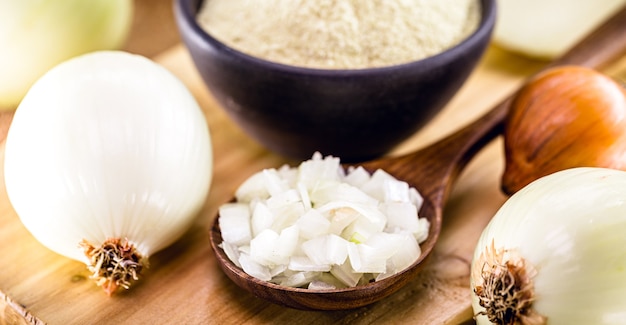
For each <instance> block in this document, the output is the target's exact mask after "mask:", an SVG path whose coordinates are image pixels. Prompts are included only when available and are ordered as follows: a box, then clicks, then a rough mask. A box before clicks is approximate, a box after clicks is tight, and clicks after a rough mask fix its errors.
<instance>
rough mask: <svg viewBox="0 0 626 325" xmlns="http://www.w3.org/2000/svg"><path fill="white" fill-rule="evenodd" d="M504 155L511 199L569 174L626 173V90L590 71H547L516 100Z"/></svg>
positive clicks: (508, 122)
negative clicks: (575, 170)
mask: <svg viewBox="0 0 626 325" xmlns="http://www.w3.org/2000/svg"><path fill="white" fill-rule="evenodd" d="M504 149H505V156H506V164H505V170H504V173H503V175H502V190H503V192H504V193H506V194H508V195H510V194H513V193H515V192H516V191H518V190H519V189H521V188H522V187H524V186H525V185H527V184H528V183H530V182H531V181H533V180H535V179H537V178H539V177H542V176H545V175H548V174H551V173H554V172H556V171H559V170H562V169H566V168H572V167H585V166H587V167H607V168H614V169H626V89H625V88H624V87H622V86H621V85H620V84H618V83H617V82H616V81H615V80H613V79H611V78H610V77H609V76H607V75H605V74H603V73H601V72H599V71H596V70H593V69H590V68H586V67H581V66H560V67H555V68H551V69H548V70H546V71H544V72H542V73H540V74H538V75H537V76H535V77H533V78H532V79H531V80H529V81H528V83H527V84H526V85H524V86H523V87H522V88H521V89H520V90H519V91H518V92H517V94H516V95H515V97H514V98H513V101H512V103H511V108H510V111H509V115H508V117H507V120H506V125H505V131H504Z"/></svg>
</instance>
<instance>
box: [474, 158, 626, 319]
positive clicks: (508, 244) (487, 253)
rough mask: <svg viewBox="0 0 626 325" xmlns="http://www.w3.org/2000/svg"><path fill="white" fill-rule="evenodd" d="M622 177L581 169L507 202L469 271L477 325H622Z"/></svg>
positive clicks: (625, 286) (625, 210)
mask: <svg viewBox="0 0 626 325" xmlns="http://www.w3.org/2000/svg"><path fill="white" fill-rule="evenodd" d="M625 234H626V172H624V171H621V170H615V169H608V168H601V167H578V168H571V169H566V170H563V171H559V172H556V173H553V174H550V175H548V176H544V177H542V178H540V179H538V180H536V181H534V182H532V183H530V184H529V185H527V186H526V187H524V188H523V189H521V190H520V191H519V192H517V193H515V194H514V195H513V196H511V197H510V198H509V199H508V200H507V201H506V202H505V204H504V205H503V206H502V207H501V208H500V210H499V211H498V212H497V213H496V215H495V216H494V217H493V219H492V220H491V221H490V223H489V224H488V226H487V227H486V228H485V229H484V231H483V233H482V235H481V237H480V238H479V241H478V243H477V245H476V250H475V252H474V258H473V261H472V269H471V290H472V291H471V294H472V306H473V309H474V313H475V318H476V321H477V324H520V325H530V324H532V325H537V324H551V325H559V324H564V325H565V324H567V325H575V324H594V325H609V324H611V325H617V324H624V320H625V319H626V235H625Z"/></svg>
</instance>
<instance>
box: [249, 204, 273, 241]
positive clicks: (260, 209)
mask: <svg viewBox="0 0 626 325" xmlns="http://www.w3.org/2000/svg"><path fill="white" fill-rule="evenodd" d="M250 224H251V227H252V235H253V236H257V235H258V234H259V233H261V232H262V231H263V230H265V229H270V228H271V227H272V225H273V224H274V214H273V213H272V211H270V209H269V208H268V207H267V205H266V204H265V203H264V202H258V203H256V204H255V205H254V210H253V211H252V219H251V221H250Z"/></svg>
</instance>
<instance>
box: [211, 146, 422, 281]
mask: <svg viewBox="0 0 626 325" xmlns="http://www.w3.org/2000/svg"><path fill="white" fill-rule="evenodd" d="M235 197H236V199H237V202H235V203H227V204H224V205H223V206H222V207H220V212H219V220H218V222H219V225H220V228H221V231H222V238H223V240H224V242H223V243H222V244H221V247H222V249H223V250H224V252H225V253H226V255H227V256H228V258H229V259H230V260H232V261H233V263H235V265H237V266H240V267H241V268H242V269H243V270H244V271H245V272H246V273H248V274H250V275H251V276H254V277H256V278H258V279H261V280H264V281H271V282H273V283H277V284H280V285H284V286H290V287H302V288H310V289H317V290H323V289H336V288H343V287H354V286H357V285H359V284H363V283H367V282H369V281H375V280H380V279H384V278H386V277H389V276H391V275H393V274H396V273H397V272H400V271H402V270H404V269H405V268H407V267H409V266H410V265H411V264H413V263H414V262H415V261H416V260H417V258H418V257H419V256H420V254H421V250H420V247H419V244H420V243H421V242H423V241H424V240H426V238H427V237H428V229H429V226H430V225H429V223H428V220H426V219H425V218H419V217H418V211H419V209H420V207H421V204H422V201H423V199H422V197H421V196H420V194H419V193H418V192H417V190H415V188H412V187H409V185H408V184H407V183H406V182H403V181H399V180H397V179H395V178H394V177H393V176H391V175H390V174H388V173H386V172H384V171H383V170H377V171H375V172H374V173H373V174H371V175H370V174H369V173H368V172H367V171H366V170H365V169H364V168H362V167H356V168H349V169H348V170H347V171H345V170H344V169H343V168H342V166H341V164H340V160H339V159H338V158H336V157H332V156H328V157H325V158H323V157H322V155H321V154H320V153H315V154H314V155H313V158H312V159H310V160H307V161H305V162H302V163H301V164H300V166H298V167H295V168H294V167H289V166H286V165H285V166H283V167H281V168H278V169H265V170H262V171H260V172H258V173H256V174H254V175H252V176H251V177H250V178H248V179H247V180H246V181H244V182H243V183H242V184H241V186H240V187H239V188H238V189H237V190H236V192H235Z"/></svg>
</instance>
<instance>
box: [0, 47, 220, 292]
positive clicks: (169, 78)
mask: <svg viewBox="0 0 626 325" xmlns="http://www.w3.org/2000/svg"><path fill="white" fill-rule="evenodd" d="M4 168H5V169H4V171H5V182H6V189H7V193H8V196H9V199H10V202H11V204H12V205H13V207H14V208H15V211H16V212H17V214H18V215H19V217H20V219H21V221H22V222H23V224H24V226H26V228H27V229H28V230H29V231H30V232H31V233H32V235H33V236H34V237H35V238H37V240H39V241H40V242H41V243H42V244H43V245H45V246H46V247H48V248H50V249H51V250H53V251H55V252H57V253H59V254H61V255H64V256H67V257H69V258H72V259H75V260H79V261H82V262H85V263H87V264H88V265H89V266H90V267H91V268H92V271H93V272H94V273H95V274H94V276H95V277H96V278H98V279H100V278H102V277H104V279H105V280H101V279H100V280H99V284H102V285H104V287H105V289H107V291H108V292H109V293H111V292H112V291H114V290H115V288H116V287H117V286H118V285H122V286H128V281H125V280H124V281H120V282H118V283H116V282H115V281H109V280H110V279H107V275H102V274H101V272H100V271H102V270H98V267H96V266H97V265H94V264H97V263H94V260H93V256H86V255H85V252H84V251H83V249H81V247H79V244H81V243H82V246H83V247H84V248H85V249H86V250H89V249H92V253H93V252H94V249H97V248H98V247H100V246H101V245H102V244H103V243H105V242H107V241H108V242H109V244H113V245H114V246H115V245H118V244H120V243H122V244H124V243H126V245H127V246H129V247H130V248H131V249H132V250H133V253H136V254H137V257H135V258H134V259H137V260H139V261H135V262H138V263H139V264H140V265H139V267H141V264H142V263H145V262H147V258H148V256H150V255H151V254H154V253H155V252H157V251H159V250H161V249H163V248H164V247H166V246H168V245H169V244H171V243H172V242H173V241H175V240H176V239H177V238H179V237H180V236H181V235H182V234H183V233H184V232H185V231H186V230H187V229H188V227H189V226H190V225H191V223H192V221H193V219H194V217H195V215H196V213H197V212H198V210H199V209H200V208H201V206H202V205H203V203H204V200H205V198H206V196H207V193H208V189H209V185H210V182H211V176H212V148H211V143H210V137H209V131H208V126H207V124H206V120H205V118H204V115H203V113H202V111H201V110H200V108H199V106H198V104H197V102H196V101H195V99H194V97H193V96H192V95H191V93H190V92H189V91H188V90H187V88H185V86H184V85H183V84H182V83H181V82H180V81H179V80H178V79H177V78H176V77H174V75H172V74H171V73H170V72H169V71H167V70H166V69H165V68H163V67H161V66H159V65H157V64H156V63H154V62H152V61H150V60H148V59H146V58H144V57H141V56H138V55H133V54H129V53H125V52H108V51H104V52H94V53H91V54H86V55H83V56H79V57H76V58H73V59H70V60H68V61H66V62H64V63H61V64H60V65H58V66H56V67H55V68H53V69H52V70H50V71H49V72H47V73H46V74H45V75H44V76H43V77H42V78H41V79H39V80H38V81H37V82H36V83H35V85H34V86H33V87H32V88H31V89H30V91H29V92H28V94H27V95H26V96H25V98H24V100H23V101H22V102H21V104H20V105H19V107H18V109H17V110H16V113H15V117H14V119H13V122H12V124H11V126H10V129H9V132H8V135H7V141H6V152H5V166H4ZM99 272H100V273H99ZM105 273H106V272H105ZM131 275H132V274H131ZM132 277H135V275H132V276H131V278H132ZM103 281H104V282H103Z"/></svg>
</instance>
